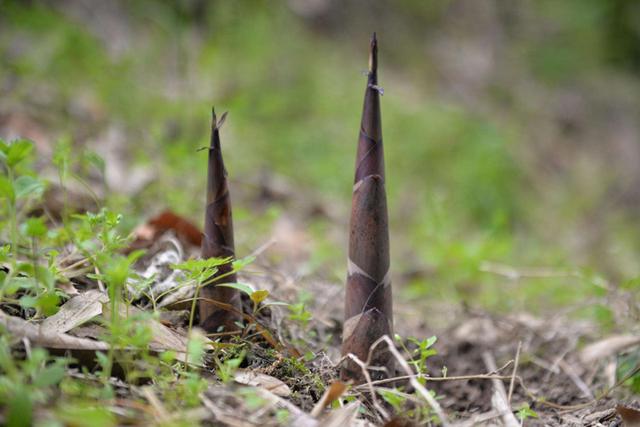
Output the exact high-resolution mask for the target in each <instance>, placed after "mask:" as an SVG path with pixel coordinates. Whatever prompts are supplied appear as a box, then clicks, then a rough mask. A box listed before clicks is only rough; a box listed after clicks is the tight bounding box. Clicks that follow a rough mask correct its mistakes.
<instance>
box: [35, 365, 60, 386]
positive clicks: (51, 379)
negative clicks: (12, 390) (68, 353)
mask: <svg viewBox="0 0 640 427" xmlns="http://www.w3.org/2000/svg"><path fill="white" fill-rule="evenodd" d="M65 373H66V370H65V369H64V366H61V365H52V366H48V367H46V368H44V369H43V370H41V371H40V372H38V375H37V376H36V378H35V380H34V381H33V385H34V386H36V387H49V386H52V385H56V384H58V383H59V382H60V381H62V378H64V374H65Z"/></svg>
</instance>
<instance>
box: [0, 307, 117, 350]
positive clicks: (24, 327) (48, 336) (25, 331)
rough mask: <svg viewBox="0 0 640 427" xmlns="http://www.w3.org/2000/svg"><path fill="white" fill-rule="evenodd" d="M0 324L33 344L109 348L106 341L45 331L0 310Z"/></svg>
mask: <svg viewBox="0 0 640 427" xmlns="http://www.w3.org/2000/svg"><path fill="white" fill-rule="evenodd" d="M0 325H2V326H4V327H5V328H6V329H7V332H9V334H11V335H12V336H13V337H14V338H18V339H23V338H27V339H29V340H30V341H31V342H32V343H33V344H34V345H37V346H42V347H46V348H55V349H66V350H93V351H96V350H108V349H109V345H108V344H107V343H106V342H103V341H94V340H90V339H86V338H78V337H74V336H72V335H68V334H65V333H61V332H46V331H43V330H42V328H41V326H40V325H37V324H35V323H31V322H27V321H26V320H24V319H21V318H19V317H14V316H9V315H7V314H5V313H3V312H2V311H0Z"/></svg>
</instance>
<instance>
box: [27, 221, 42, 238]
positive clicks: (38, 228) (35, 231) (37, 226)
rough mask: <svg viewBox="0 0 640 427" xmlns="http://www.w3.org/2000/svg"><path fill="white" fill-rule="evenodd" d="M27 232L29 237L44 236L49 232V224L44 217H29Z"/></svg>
mask: <svg viewBox="0 0 640 427" xmlns="http://www.w3.org/2000/svg"><path fill="white" fill-rule="evenodd" d="M25 234H26V235H27V236H29V237H42V236H44V235H45V234H47V226H46V225H44V219H42V218H34V217H32V218H29V219H28V220H27V221H26V223H25Z"/></svg>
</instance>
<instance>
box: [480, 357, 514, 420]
mask: <svg viewBox="0 0 640 427" xmlns="http://www.w3.org/2000/svg"><path fill="white" fill-rule="evenodd" d="M482 359H483V360H484V364H485V365H486V366H487V369H489V370H490V371H495V370H496V369H497V367H496V361H495V359H494V358H493V356H492V355H491V353H489V352H488V351H485V352H483V353H482ZM491 383H492V384H493V395H492V396H491V404H492V405H493V407H494V409H495V410H496V411H498V412H499V413H500V416H501V417H502V422H503V424H504V425H505V426H506V427H520V423H519V422H518V420H517V419H516V417H515V415H513V412H512V410H511V406H510V404H509V401H508V399H507V392H506V390H505V389H504V384H502V381H501V380H498V379H493V380H492V381H491Z"/></svg>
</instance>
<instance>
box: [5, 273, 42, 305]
mask: <svg viewBox="0 0 640 427" xmlns="http://www.w3.org/2000/svg"><path fill="white" fill-rule="evenodd" d="M34 286H35V281H34V280H33V279H32V278H31V277H13V278H12V279H10V280H9V281H7V283H5V284H4V292H5V294H7V295H14V294H15V293H16V292H18V291H19V290H20V289H32V288H34ZM21 304H22V303H21ZM31 307H34V306H31Z"/></svg>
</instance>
